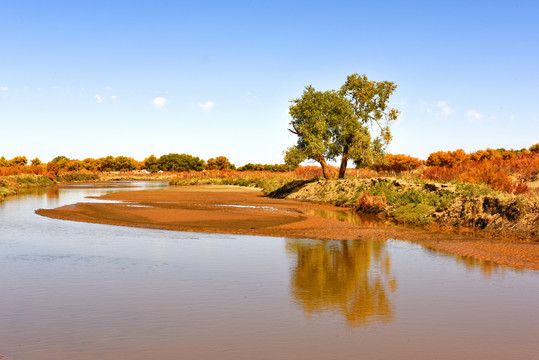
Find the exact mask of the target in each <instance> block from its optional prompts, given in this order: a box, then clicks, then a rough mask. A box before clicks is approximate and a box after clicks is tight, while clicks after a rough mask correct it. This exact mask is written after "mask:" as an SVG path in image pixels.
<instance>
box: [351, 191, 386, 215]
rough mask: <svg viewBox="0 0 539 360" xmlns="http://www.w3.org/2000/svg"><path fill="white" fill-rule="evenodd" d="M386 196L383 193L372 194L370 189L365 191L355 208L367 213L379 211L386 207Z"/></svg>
mask: <svg viewBox="0 0 539 360" xmlns="http://www.w3.org/2000/svg"><path fill="white" fill-rule="evenodd" d="M386 207H387V201H386V196H385V194H384V193H382V195H381V196H376V195H371V194H370V193H369V192H368V191H363V192H362V193H361V195H360V196H359V197H358V199H357V200H356V204H355V205H354V209H355V210H356V211H362V212H367V213H374V214H376V213H379V212H382V211H384V210H385V209H386Z"/></svg>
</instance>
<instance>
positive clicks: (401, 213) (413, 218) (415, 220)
mask: <svg viewBox="0 0 539 360" xmlns="http://www.w3.org/2000/svg"><path fill="white" fill-rule="evenodd" d="M434 211H436V208H435V207H434V206H430V205H426V204H414V203H409V204H406V205H403V206H399V207H397V208H395V209H393V210H392V211H391V214H392V215H393V216H394V217H395V219H397V220H398V221H401V222H404V223H409V224H415V225H428V224H430V223H431V222H432V221H433V219H432V218H430V217H429V216H430V215H431V214H432V213H434Z"/></svg>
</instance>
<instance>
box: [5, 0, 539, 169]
mask: <svg viewBox="0 0 539 360" xmlns="http://www.w3.org/2000/svg"><path fill="white" fill-rule="evenodd" d="M538 16H539V2H537V1H516V2H510V1H469V0H468V1H451V2H449V1H445V2H438V1H338V0H336V1H315V0H311V1H265V2H262V1H232V0H231V1H196V2H195V1H168V0H162V1H136V0H131V1H101V0H92V1H85V0H82V1H55V0H50V1H30V0H28V1H24V0H21V1H10V0H0V156H5V157H6V158H8V159H10V158H13V157H14V156H17V155H25V156H27V157H28V158H29V159H32V158H34V157H39V158H40V159H41V160H42V161H45V162H46V161H49V160H51V159H52V158H54V157H55V156H58V155H64V156H68V157H70V158H78V159H84V158H88V157H92V158H98V157H102V156H107V155H113V156H119V155H125V156H130V157H134V158H135V159H137V160H144V158H146V157H148V156H149V155H151V154H155V155H156V156H160V155H163V154H168V153H186V154H190V155H194V156H199V157H201V158H203V159H208V158H210V157H216V156H226V157H228V158H229V159H230V160H231V162H232V163H234V164H236V165H243V164H245V163H249V162H251V163H272V164H273V163H282V162H283V151H285V150H286V148H287V147H289V146H292V145H294V144H295V141H296V138H295V136H294V135H293V134H291V133H289V132H288V130H287V129H288V127H289V122H290V120H291V118H290V116H289V115H288V107H289V106H290V101H291V100H293V99H295V98H298V97H300V96H301V94H302V92H303V90H304V88H305V86H307V85H312V86H313V87H314V88H315V89H317V90H330V89H338V88H340V86H341V85H342V84H343V83H344V82H345V80H346V77H347V76H348V75H351V74H354V73H358V74H366V75H367V77H368V78H369V79H370V80H375V81H383V80H388V81H392V82H394V83H395V84H397V89H396V91H395V93H394V94H393V96H392V97H391V106H392V107H395V108H397V109H399V110H400V111H401V112H402V114H401V116H400V117H399V120H397V121H396V122H395V123H394V124H393V127H392V133H393V141H392V143H391V144H390V146H389V148H388V151H389V152H391V153H393V154H408V155H412V156H415V157H419V158H422V159H426V158H427V157H428V155H429V154H430V153H432V152H435V151H438V150H446V151H447V150H456V149H459V148H462V149H464V150H465V151H467V152H472V151H476V150H479V149H485V148H487V147H490V148H501V147H503V148H506V149H511V148H512V149H521V148H528V147H530V146H531V145H533V144H535V143H537V142H539V107H538V106H537V105H538V103H539V71H538V65H537V64H539V22H538V21H537V18H538Z"/></svg>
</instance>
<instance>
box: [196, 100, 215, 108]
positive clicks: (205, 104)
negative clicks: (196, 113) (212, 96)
mask: <svg viewBox="0 0 539 360" xmlns="http://www.w3.org/2000/svg"><path fill="white" fill-rule="evenodd" d="M214 105H215V104H214V103H213V101H209V100H208V101H205V102H202V103H198V107H200V108H201V109H202V110H210V109H211V108H213V106H214Z"/></svg>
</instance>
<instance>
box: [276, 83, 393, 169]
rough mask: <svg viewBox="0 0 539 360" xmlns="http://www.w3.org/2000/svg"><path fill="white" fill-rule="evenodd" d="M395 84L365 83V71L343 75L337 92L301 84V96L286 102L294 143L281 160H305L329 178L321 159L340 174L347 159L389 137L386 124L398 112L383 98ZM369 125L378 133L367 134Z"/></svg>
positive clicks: (367, 153)
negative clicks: (332, 163)
mask: <svg viewBox="0 0 539 360" xmlns="http://www.w3.org/2000/svg"><path fill="white" fill-rule="evenodd" d="M396 87H397V86H396V85H395V84H393V83H392V82H390V81H381V82H376V81H370V80H368V79H367V77H366V76H365V75H361V76H360V75H358V74H353V75H350V76H348V78H347V80H346V82H345V84H344V85H343V86H342V87H341V89H340V91H333V90H331V91H324V92H320V91H316V90H315V89H314V88H313V87H312V86H307V87H306V88H305V91H304V92H303V95H302V97H301V98H298V99H295V100H292V105H291V106H290V116H291V117H292V121H291V122H290V125H292V129H289V130H290V132H292V133H293V134H295V135H297V136H298V140H297V143H296V145H295V146H292V147H290V148H288V149H287V151H286V154H285V162H286V163H287V164H290V165H298V164H299V163H301V162H302V161H304V160H306V159H311V160H314V161H317V162H318V163H320V165H321V167H322V173H323V175H324V177H325V178H326V179H327V178H329V177H330V173H329V170H328V165H327V161H331V160H336V159H337V158H338V157H339V156H340V159H341V164H340V168H339V178H343V177H344V175H345V173H346V168H347V167H348V160H350V159H352V160H354V162H355V163H356V164H362V163H365V162H366V161H367V160H368V159H369V158H371V159H372V158H373V157H374V156H375V154H383V147H384V146H386V145H387V144H389V142H390V141H391V138H392V137H391V132H390V130H389V125H390V122H391V121H394V120H396V119H397V117H398V116H399V114H400V112H399V111H398V110H396V109H391V108H389V106H388V105H389V97H390V96H391V94H392V93H393V92H394V91H395V89H396ZM369 126H370V128H371V131H373V127H374V126H376V128H377V129H378V130H379V133H380V134H379V136H377V137H376V138H375V139H374V140H373V139H372V137H371V131H369Z"/></svg>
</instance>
